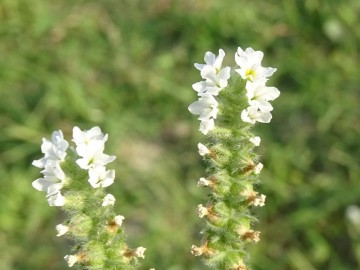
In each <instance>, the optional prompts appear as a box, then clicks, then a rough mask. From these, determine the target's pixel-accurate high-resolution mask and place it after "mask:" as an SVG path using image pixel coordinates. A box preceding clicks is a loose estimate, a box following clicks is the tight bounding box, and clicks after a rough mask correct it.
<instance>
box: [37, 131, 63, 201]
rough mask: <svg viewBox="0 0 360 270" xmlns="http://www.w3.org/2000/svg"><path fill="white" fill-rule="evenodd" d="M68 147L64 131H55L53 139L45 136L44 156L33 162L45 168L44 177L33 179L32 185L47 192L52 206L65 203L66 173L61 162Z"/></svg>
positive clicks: (42, 147)
mask: <svg viewBox="0 0 360 270" xmlns="http://www.w3.org/2000/svg"><path fill="white" fill-rule="evenodd" d="M68 147H69V143H68V142H67V141H66V140H64V136H63V133H62V131H61V130H59V131H54V132H53V133H52V135H51V140H47V139H45V138H43V142H42V145H41V152H42V153H43V154H44V157H43V158H41V159H39V160H34V161H33V162H32V164H33V165H34V166H36V167H38V168H41V169H43V170H42V171H41V173H42V174H43V177H42V178H38V179H36V180H35V181H33V182H32V186H33V187H34V188H35V189H37V190H39V191H45V192H46V198H47V201H48V203H49V205H50V206H63V205H64V204H65V198H64V197H63V196H62V194H61V192H60V190H61V189H62V187H63V185H64V182H65V174H64V172H63V170H62V169H61V167H60V164H61V162H62V161H64V159H65V157H66V150H67V148H68Z"/></svg>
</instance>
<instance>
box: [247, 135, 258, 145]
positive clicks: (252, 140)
mask: <svg viewBox="0 0 360 270" xmlns="http://www.w3.org/2000/svg"><path fill="white" fill-rule="evenodd" d="M249 142H251V143H252V144H253V145H255V146H259V145H260V142H261V138H260V137H259V136H255V137H251V138H250V139H249Z"/></svg>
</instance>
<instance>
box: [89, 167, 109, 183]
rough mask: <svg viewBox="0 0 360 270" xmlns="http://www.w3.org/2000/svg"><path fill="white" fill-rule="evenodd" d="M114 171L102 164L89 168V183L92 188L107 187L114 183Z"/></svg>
mask: <svg viewBox="0 0 360 270" xmlns="http://www.w3.org/2000/svg"><path fill="white" fill-rule="evenodd" d="M114 179H115V171H114V170H108V171H107V170H106V169H105V167H104V166H99V167H94V168H90V169H89V180H88V181H89V183H90V185H91V186H92V187H93V188H98V187H103V188H104V187H108V186H110V185H111V184H112V183H114Z"/></svg>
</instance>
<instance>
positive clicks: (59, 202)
mask: <svg viewBox="0 0 360 270" xmlns="http://www.w3.org/2000/svg"><path fill="white" fill-rule="evenodd" d="M46 199H47V201H48V203H49V205H50V206H64V205H65V198H64V196H63V195H61V193H60V192H57V193H55V194H53V195H50V196H47V197H46Z"/></svg>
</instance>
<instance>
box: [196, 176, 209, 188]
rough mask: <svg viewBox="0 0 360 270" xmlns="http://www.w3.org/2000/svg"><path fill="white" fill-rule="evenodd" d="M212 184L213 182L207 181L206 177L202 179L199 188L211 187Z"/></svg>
mask: <svg viewBox="0 0 360 270" xmlns="http://www.w3.org/2000/svg"><path fill="white" fill-rule="evenodd" d="M211 183H212V182H211V181H209V180H207V179H206V178H204V177H201V178H200V179H199V181H198V183H197V184H198V186H199V187H208V186H209V185H211Z"/></svg>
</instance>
